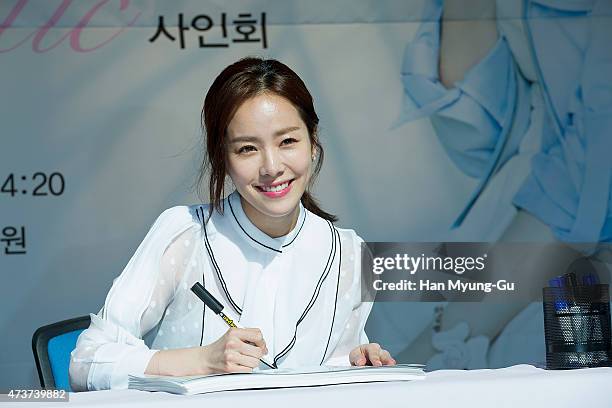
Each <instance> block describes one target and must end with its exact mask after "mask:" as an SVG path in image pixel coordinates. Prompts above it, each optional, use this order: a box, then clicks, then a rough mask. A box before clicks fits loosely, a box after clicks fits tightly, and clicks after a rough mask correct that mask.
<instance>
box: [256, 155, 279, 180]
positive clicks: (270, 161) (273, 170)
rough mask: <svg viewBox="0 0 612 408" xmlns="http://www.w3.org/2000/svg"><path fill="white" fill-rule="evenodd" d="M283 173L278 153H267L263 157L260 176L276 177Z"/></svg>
mask: <svg viewBox="0 0 612 408" xmlns="http://www.w3.org/2000/svg"><path fill="white" fill-rule="evenodd" d="M282 172H283V165H282V160H281V158H280V155H279V154H278V152H275V151H266V152H265V153H264V156H263V162H262V164H261V167H260V168H259V175H260V176H270V177H276V176H278V175H280V174H282Z"/></svg>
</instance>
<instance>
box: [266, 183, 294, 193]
mask: <svg viewBox="0 0 612 408" xmlns="http://www.w3.org/2000/svg"><path fill="white" fill-rule="evenodd" d="M288 186H289V182H288V181H287V182H285V183H283V184H279V185H278V186H274V187H269V186H261V187H260V188H261V189H262V190H263V191H267V192H276V191H281V190H284V189H286V188H287V187H288Z"/></svg>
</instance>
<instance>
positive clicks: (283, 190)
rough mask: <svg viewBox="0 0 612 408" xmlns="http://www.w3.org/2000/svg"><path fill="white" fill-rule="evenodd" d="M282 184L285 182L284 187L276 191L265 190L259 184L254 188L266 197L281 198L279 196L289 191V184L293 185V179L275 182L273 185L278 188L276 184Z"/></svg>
mask: <svg viewBox="0 0 612 408" xmlns="http://www.w3.org/2000/svg"><path fill="white" fill-rule="evenodd" d="M284 184H286V187H284V188H281V189H280V190H278V191H266V190H264V189H263V187H261V186H256V187H255V188H256V189H257V191H259V192H260V193H261V194H263V195H265V196H266V197H268V198H281V197H284V196H286V195H287V193H289V191H291V186H292V185H293V179H291V180H289V181H286V182H284V183H280V184H276V185H275V186H274V187H276V188H278V186H283V185H284Z"/></svg>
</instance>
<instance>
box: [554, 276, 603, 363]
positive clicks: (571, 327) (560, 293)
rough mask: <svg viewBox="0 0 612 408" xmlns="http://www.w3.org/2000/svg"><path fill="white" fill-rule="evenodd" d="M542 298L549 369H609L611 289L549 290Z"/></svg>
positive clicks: (595, 286) (585, 287)
mask: <svg viewBox="0 0 612 408" xmlns="http://www.w3.org/2000/svg"><path fill="white" fill-rule="evenodd" d="M551 283H552V282H551ZM543 297H544V302H543V304H544V338H545V342H546V368H548V369H569V368H583V367H602V366H610V363H611V361H612V359H611V356H612V350H611V344H610V293H609V286H608V285H605V284H595V285H593V284H591V285H573V284H570V285H569V286H561V287H548V288H544V289H543Z"/></svg>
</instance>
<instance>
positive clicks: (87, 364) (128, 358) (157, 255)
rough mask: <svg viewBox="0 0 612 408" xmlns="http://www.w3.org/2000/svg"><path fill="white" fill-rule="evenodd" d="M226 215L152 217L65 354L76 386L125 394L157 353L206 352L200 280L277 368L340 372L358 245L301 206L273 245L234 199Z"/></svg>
mask: <svg viewBox="0 0 612 408" xmlns="http://www.w3.org/2000/svg"><path fill="white" fill-rule="evenodd" d="M222 204H223V209H224V214H223V215H222V214H219V213H218V212H217V211H214V212H213V215H212V216H211V218H210V220H209V221H208V222H207V223H206V228H203V223H202V221H203V220H205V219H207V218H208V208H209V207H208V205H195V206H189V207H188V206H177V207H173V208H170V209H168V210H166V211H164V212H163V213H162V214H161V215H160V216H159V218H158V219H157V220H156V221H155V223H154V224H153V226H152V227H151V229H150V231H149V232H148V234H147V235H146V237H145V238H144V240H143V242H142V243H141V244H140V246H139V247H138V249H137V250H136V253H135V254H134V256H133V257H132V259H131V260H130V261H129V263H128V264H127V266H126V267H125V269H124V270H123V272H122V273H121V275H120V276H119V277H118V278H116V279H115V280H114V282H113V285H112V288H111V289H110V291H109V293H108V295H107V297H106V301H105V302H104V307H103V308H102V309H101V310H100V312H99V313H98V314H97V315H94V314H91V315H90V316H91V324H90V326H89V328H88V329H87V330H85V331H84V332H83V333H82V334H81V335H80V336H79V339H78V341H77V346H76V349H75V350H74V351H73V352H72V354H71V361H70V381H71V387H72V389H73V390H74V391H81V390H100V389H111V388H112V389H120V388H127V378H128V374H143V373H144V370H145V369H146V367H147V365H148V363H149V360H150V359H151V357H152V356H153V354H154V353H155V352H156V351H158V350H165V349H173V348H186V347H194V346H199V345H207V344H210V343H212V342H214V341H216V340H217V339H218V338H220V337H221V336H222V335H223V334H224V333H225V332H226V331H227V330H228V327H227V325H226V324H225V322H223V320H222V319H221V318H220V317H219V316H216V315H214V314H213V313H212V312H211V311H210V309H205V308H204V304H203V303H202V301H200V299H199V298H198V297H197V296H196V295H195V294H193V293H192V292H191V290H190V288H191V286H192V285H193V284H194V283H195V282H200V283H201V284H203V285H204V286H205V287H206V289H207V290H208V291H209V292H211V294H212V295H213V296H215V297H216V298H217V299H218V300H219V301H220V302H221V303H223V304H224V305H225V308H226V310H229V311H231V312H233V314H234V315H236V316H238V318H239V321H240V323H241V325H242V326H244V327H256V328H259V329H261V331H262V333H263V336H264V339H265V341H266V345H267V347H268V350H269V352H268V355H267V356H266V357H267V359H268V360H270V361H274V363H275V364H276V365H277V366H278V367H299V366H308V365H310V366H312V365H318V364H326V365H348V364H349V360H348V354H349V352H350V351H351V350H352V349H353V348H354V347H356V346H357V345H359V344H364V343H367V342H368V339H367V336H366V334H365V331H364V326H365V323H366V319H367V317H368V315H369V313H370V310H371V307H372V304H371V303H365V302H361V287H360V269H361V243H362V242H363V240H362V239H361V238H360V237H358V236H357V235H356V234H355V232H354V231H353V230H348V229H340V228H336V227H335V226H333V225H332V224H331V223H330V222H328V221H326V220H324V219H323V218H321V217H319V216H317V215H315V214H313V213H312V212H310V211H308V210H306V209H305V208H304V207H303V206H302V205H301V204H300V214H299V217H298V222H297V224H296V226H295V228H294V229H293V230H292V231H291V232H290V233H289V234H287V235H285V236H283V237H279V238H271V237H270V236H268V235H267V234H265V233H264V232H262V231H261V230H259V229H258V228H257V227H255V225H253V224H252V223H251V221H250V220H249V219H248V218H247V216H246V214H245V213H244V211H243V209H242V205H241V203H240V196H239V195H238V193H237V192H234V193H232V194H230V195H229V196H228V197H227V198H226V199H225V200H223V203H222Z"/></svg>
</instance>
